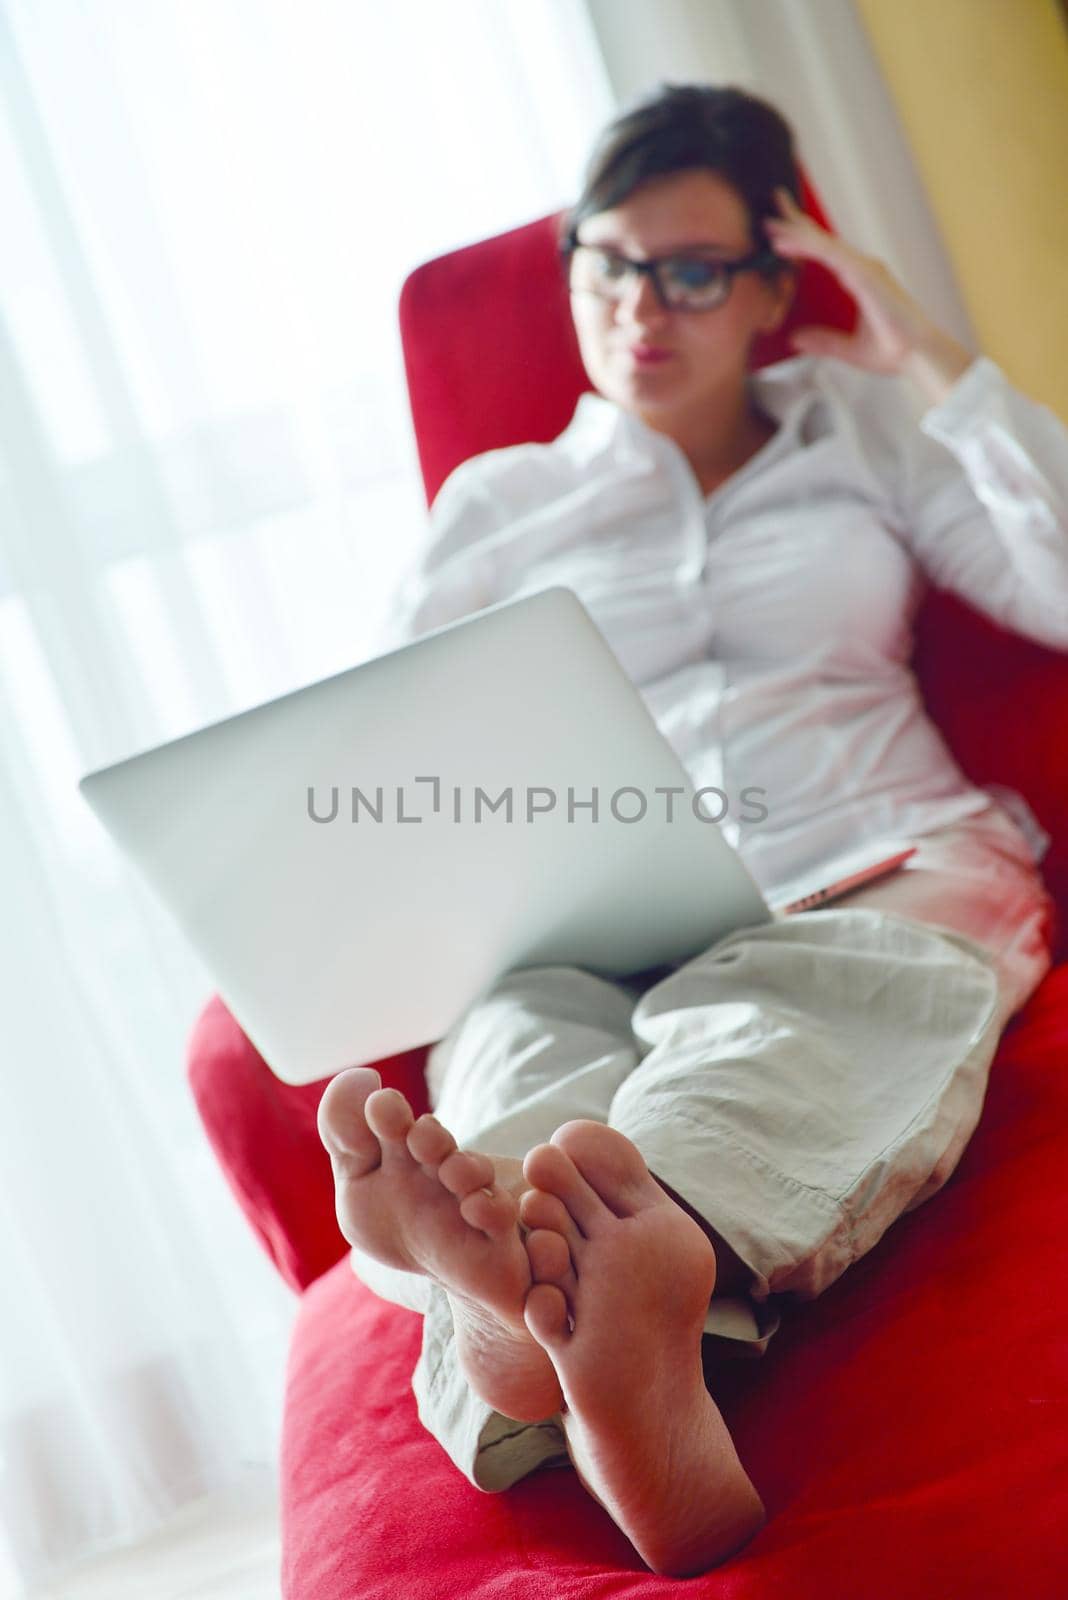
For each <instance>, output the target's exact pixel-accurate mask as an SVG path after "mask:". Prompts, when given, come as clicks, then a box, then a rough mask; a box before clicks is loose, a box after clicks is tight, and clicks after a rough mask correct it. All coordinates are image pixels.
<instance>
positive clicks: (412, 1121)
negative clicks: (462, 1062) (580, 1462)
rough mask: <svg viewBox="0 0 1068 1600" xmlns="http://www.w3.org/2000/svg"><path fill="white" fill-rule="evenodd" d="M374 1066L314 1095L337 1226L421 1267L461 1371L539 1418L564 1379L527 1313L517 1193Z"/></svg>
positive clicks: (484, 1393) (512, 1413)
mask: <svg viewBox="0 0 1068 1600" xmlns="http://www.w3.org/2000/svg"><path fill="white" fill-rule="evenodd" d="M381 1084H382V1080H381V1078H380V1077H379V1075H378V1073H377V1072H375V1071H374V1070H373V1068H370V1067H350V1068H349V1069H348V1071H346V1072H342V1073H339V1074H338V1076H337V1077H336V1078H335V1079H334V1080H333V1082H332V1083H330V1084H329V1085H328V1087H327V1089H326V1092H325V1093H324V1095H323V1098H322V1100H321V1101H320V1102H319V1136H320V1138H321V1139H322V1141H323V1143H324V1145H325V1146H326V1148H327V1150H328V1151H329V1153H330V1160H331V1162H332V1163H333V1168H334V1183H335V1203H336V1206H337V1219H338V1223H339V1225H340V1227H341V1231H342V1233H343V1234H344V1235H345V1238H346V1239H347V1240H348V1241H349V1243H350V1244H355V1245H359V1247H360V1249H361V1250H364V1251H366V1253H367V1254H368V1255H369V1256H373V1257H374V1258H375V1259H376V1260H377V1261H384V1262H386V1264H387V1265H389V1266H392V1267H400V1268H402V1269H403V1270H404V1271H406V1272H419V1273H423V1274H425V1275H426V1276H427V1277H429V1278H432V1279H433V1280H434V1281H435V1282H436V1283H439V1284H440V1285H441V1287H442V1288H443V1289H444V1290H445V1292H446V1293H447V1295H448V1297H449V1303H450V1305H451V1307H452V1314H453V1322H454V1324H455V1327H456V1348H457V1354H458V1356H459V1359H460V1365H461V1367H462V1369H463V1372H464V1376H465V1377H466V1379H467V1381H468V1383H469V1384H470V1385H471V1387H472V1389H474V1391H475V1393H476V1394H478V1395H479V1396H481V1398H482V1399H483V1400H485V1401H486V1402H487V1404H489V1405H491V1406H492V1407H493V1409H494V1410H495V1411H500V1412H503V1414H504V1415H505V1416H506V1417H514V1418H515V1419H516V1420H517V1421H518V1422H541V1421H543V1420H544V1418H546V1417H550V1416H552V1415H553V1413H554V1412H556V1411H558V1410H559V1409H560V1405H561V1403H562V1396H561V1393H560V1384H559V1381H558V1379H557V1377H556V1373H555V1372H554V1370H553V1365H552V1362H551V1360H550V1358H549V1356H548V1355H547V1354H546V1352H545V1351H544V1350H543V1349H542V1348H541V1346H540V1345H539V1344H537V1343H536V1342H535V1340H534V1339H533V1338H532V1337H531V1335H530V1333H529V1332H528V1331H527V1328H526V1325H525V1323H524V1321H523V1302H524V1300H525V1298H526V1295H527V1292H528V1290H529V1288H530V1285H531V1277H530V1264H529V1262H528V1260H527V1254H526V1251H525V1249H524V1248H523V1244H522V1241H521V1239H520V1237H519V1224H518V1217H519V1209H518V1205H517V1202H516V1198H515V1195H514V1194H513V1193H512V1192H511V1191H510V1189H507V1188H504V1187H502V1185H501V1184H500V1183H499V1182H498V1181H497V1171H496V1169H495V1166H494V1162H493V1159H492V1158H491V1157H490V1156H486V1155H479V1154H477V1153H475V1152H474V1151H470V1150H458V1149H457V1147H456V1140H455V1139H454V1138H453V1137H452V1134H451V1133H448V1132H447V1131H446V1129H445V1128H443V1127H442V1126H441V1124H440V1123H439V1122H438V1121H437V1119H436V1118H434V1117H431V1116H423V1117H420V1118H419V1119H418V1120H416V1118H415V1117H414V1115H413V1113H412V1108H411V1106H410V1105H409V1104H408V1102H407V1100H406V1099H405V1098H404V1096H403V1095H402V1094H400V1093H399V1092H398V1091H397V1090H396V1089H383V1088H382V1087H381Z"/></svg>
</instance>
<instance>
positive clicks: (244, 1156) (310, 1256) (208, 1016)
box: [187, 996, 428, 1292]
mask: <svg viewBox="0 0 1068 1600" xmlns="http://www.w3.org/2000/svg"><path fill="white" fill-rule="evenodd" d="M187 1058H188V1073H189V1083H190V1087H191V1088H192V1091H193V1097H194V1099H195V1100H196V1103H197V1109H198V1110H199V1112H200V1117H201V1121H202V1122H203V1124H204V1128H205V1131H206V1132H207V1135H208V1139H209V1141H210V1142H211V1146H212V1149H213V1150H214V1151H215V1154H216V1156H217V1157H218V1160H219V1165H220V1166H221V1167H222V1169H223V1172H224V1174H225V1176H226V1180H227V1182H228V1183H229V1185H230V1187H231V1189H232V1190H233V1192H234V1194H235V1196H236V1198H237V1202H238V1204H239V1205H240V1207H241V1209H242V1211H243V1212H244V1213H245V1216H246V1217H247V1218H248V1221H249V1224H250V1226H251V1227H252V1230H253V1232H254V1233H255V1235H256V1237H257V1239H258V1240H259V1241H260V1243H261V1245H262V1246H263V1248H264V1249H265V1250H266V1252H267V1254H268V1255H269V1256H270V1258H271V1260H272V1261H273V1262H274V1264H275V1266H276V1267H277V1268H278V1270H279V1272H280V1273H281V1274H282V1276H283V1278H284V1279H285V1280H286V1282H287V1283H288V1284H289V1286H290V1288H291V1289H296V1290H297V1291H298V1292H299V1291H300V1290H301V1289H306V1288H307V1286H308V1284H309V1283H313V1282H314V1281H315V1279H316V1278H318V1277H319V1275H320V1274H321V1273H323V1272H325V1271H326V1270H327V1268H328V1267H332V1266H333V1264H334V1262H335V1261H337V1260H338V1259H339V1257H340V1256H342V1255H344V1254H345V1253H346V1252H347V1250H348V1246H347V1245H346V1243H345V1240H344V1239H343V1238H342V1236H341V1231H340V1229H339V1228H338V1225H337V1219H336V1217H335V1215H334V1184H333V1179H332V1177H331V1173H330V1158H329V1156H328V1155H327V1153H326V1151H325V1150H324V1149H323V1146H322V1144H321V1142H320V1140H319V1134H318V1130H317V1129H316V1125H315V1118H316V1112H317V1111H318V1109H319V1100H320V1098H321V1096H322V1093H323V1090H324V1089H325V1088H326V1085H327V1084H328V1083H329V1081H330V1080H329V1078H324V1079H323V1080H322V1082H320V1083H307V1084H299V1085H294V1084H289V1083H283V1082H282V1080H281V1079H280V1078H276V1077H275V1075H274V1073H273V1072H272V1071H271V1070H270V1068H269V1067H268V1066H267V1063H266V1062H265V1061H264V1059H263V1057H262V1056H261V1055H260V1053H259V1051H258V1050H256V1048H255V1047H254V1046H253V1045H252V1044H251V1043H250V1042H249V1040H248V1039H247V1038H246V1037H245V1035H244V1034H243V1033H242V1031H241V1029H240V1028H239V1027H238V1025H237V1023H236V1022H235V1021H234V1019H233V1017H232V1016H231V1015H230V1013H229V1011H227V1009H226V1007H225V1006H224V1005H223V1003H222V1001H221V1000H220V999H219V998H218V996H216V997H215V998H214V999H212V1000H210V1001H209V1002H208V1004H207V1006H206V1007H205V1008H204V1011H203V1012H202V1013H201V1016H200V1018H199V1019H198V1021H197V1024H196V1026H195V1028H194V1029H193V1033H192V1036H191V1037H190V1040H189V1048H188V1052H187ZM425 1060H426V1050H425V1049H423V1050H408V1051H406V1052H404V1053H403V1054H401V1055H397V1056H391V1057H390V1058H389V1060H388V1061H380V1062H379V1063H378V1070H379V1071H380V1072H381V1073H382V1081H383V1083H386V1084H388V1085H391V1086H392V1087H393V1088H395V1089H400V1090H402V1091H403V1093H404V1094H406V1095H407V1096H408V1099H409V1101H410V1102H411V1104H412V1105H413V1106H414V1107H415V1110H416V1114H417V1115H418V1114H419V1113H421V1112H423V1111H426V1110H427V1109H428V1106H427V1099H426V1087H425V1085H424V1083H423V1063H424V1061H425Z"/></svg>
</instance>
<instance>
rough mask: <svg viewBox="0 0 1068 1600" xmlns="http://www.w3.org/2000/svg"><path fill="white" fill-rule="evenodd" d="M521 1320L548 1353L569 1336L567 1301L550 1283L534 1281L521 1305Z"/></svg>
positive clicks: (563, 1342)
mask: <svg viewBox="0 0 1068 1600" xmlns="http://www.w3.org/2000/svg"><path fill="white" fill-rule="evenodd" d="M523 1320H524V1322H525V1323H526V1325H527V1328H528V1329H529V1331H530V1333H531V1335H532V1337H533V1338H535V1339H536V1340H537V1341H538V1343H539V1344H540V1345H541V1347H542V1349H543V1350H548V1351H549V1352H550V1353H551V1352H552V1351H553V1350H555V1349H559V1348H560V1347H561V1346H563V1345H565V1344H566V1343H567V1341H568V1339H569V1337H570V1332H569V1323H568V1315H567V1301H566V1300H565V1298H564V1294H563V1291H562V1290H561V1289H558V1288H557V1287H556V1285H555V1284H552V1283H536V1284H535V1285H534V1286H533V1288H532V1289H531V1290H530V1292H529V1294H528V1295H527V1298H526V1301H525V1302H524V1305H523Z"/></svg>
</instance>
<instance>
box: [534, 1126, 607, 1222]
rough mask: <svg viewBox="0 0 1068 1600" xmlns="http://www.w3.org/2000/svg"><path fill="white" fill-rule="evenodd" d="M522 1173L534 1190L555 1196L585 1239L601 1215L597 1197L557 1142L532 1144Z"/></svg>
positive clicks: (602, 1208) (602, 1214) (602, 1206)
mask: <svg viewBox="0 0 1068 1600" xmlns="http://www.w3.org/2000/svg"><path fill="white" fill-rule="evenodd" d="M523 1174H524V1176H525V1178H526V1180H527V1182H528V1183H530V1184H532V1185H533V1187H534V1188H535V1189H541V1190H543V1191H544V1192H545V1193H546V1194H551V1195H555V1196H556V1197H557V1199H558V1200H560V1201H561V1202H562V1203H563V1205H564V1207H565V1208H566V1210H567V1212H568V1213H569V1215H570V1217H571V1219H572V1222H573V1224H574V1225H575V1226H576V1227H577V1228H578V1230H579V1232H580V1233H582V1234H583V1235H585V1237H586V1238H589V1236H590V1232H591V1230H592V1229H595V1228H596V1227H597V1224H598V1222H599V1221H601V1220H602V1219H603V1218H604V1216H605V1208H604V1205H603V1204H602V1202H601V1200H600V1199H599V1198H598V1196H597V1194H596V1193H595V1192H594V1190H593V1189H591V1188H590V1185H589V1184H588V1183H587V1182H586V1180H585V1178H584V1177H583V1176H582V1174H581V1172H580V1171H579V1170H578V1168H577V1167H576V1165H575V1163H574V1162H573V1161H572V1159H571V1157H570V1156H569V1155H568V1154H567V1153H566V1151H564V1150H562V1149H560V1147H559V1146H558V1145H557V1144H539V1145H535V1146H534V1149H533V1150H531V1151H530V1153H529V1155H528V1156H527V1158H526V1160H525V1161H524V1163H523Z"/></svg>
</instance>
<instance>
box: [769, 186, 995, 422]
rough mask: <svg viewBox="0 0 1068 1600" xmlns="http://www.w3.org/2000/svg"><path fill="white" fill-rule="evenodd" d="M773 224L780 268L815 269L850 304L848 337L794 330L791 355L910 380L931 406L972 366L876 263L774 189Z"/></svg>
mask: <svg viewBox="0 0 1068 1600" xmlns="http://www.w3.org/2000/svg"><path fill="white" fill-rule="evenodd" d="M775 198H776V201H777V203H778V206H779V213H780V214H779V215H778V216H777V217H766V218H765V219H764V227H765V230H766V232H767V236H768V239H769V240H770V242H771V246H772V249H773V250H774V251H775V254H776V255H778V256H782V257H783V258H784V259H785V260H787V261H798V262H800V261H819V262H821V263H822V265H823V266H825V267H826V268H827V269H828V270H829V271H830V272H832V273H833V274H834V276H835V277H836V278H837V279H838V281H839V282H840V283H841V285H842V287H843V288H844V289H846V290H848V292H849V293H850V294H851V295H852V296H853V298H854V300H855V301H856V302H857V307H858V310H859V313H860V314H859V317H858V320H857V326H856V328H855V330H854V331H853V332H852V333H842V332H840V331H838V330H837V329H834V328H816V327H806V328H798V329H797V331H796V332H795V333H794V334H793V338H792V343H793V347H794V349H795V350H797V351H798V352H799V353H801V354H803V355H815V356H833V357H834V358H835V359H836V360H838V361H847V362H848V363H849V364H850V365H851V366H854V367H862V368H863V369H864V370H865V371H867V372H882V373H893V374H902V375H904V376H906V377H911V378H912V379H914V380H915V382H916V383H917V384H919V386H920V388H921V389H922V390H923V392H924V393H925V394H926V395H927V397H928V398H929V399H930V400H932V401H935V402H937V401H939V400H941V399H943V398H944V397H945V395H946V394H948V392H949V390H950V389H951V388H952V387H953V384H954V383H955V382H956V380H957V379H958V378H959V377H960V376H961V374H962V373H963V372H965V371H966V370H967V368H968V367H969V366H970V365H971V363H972V356H971V354H970V353H969V351H968V350H966V349H965V347H964V346H963V345H962V344H959V343H958V342H957V340H956V339H954V338H952V337H951V335H949V334H948V333H946V332H945V330H944V329H943V328H940V327H939V326H938V324H937V323H935V322H932V320H931V318H930V317H929V316H928V315H927V313H926V312H925V311H924V309H923V307H922V306H920V305H918V304H917V302H916V301H915V300H914V299H913V298H912V296H911V295H910V294H909V293H908V292H907V291H906V290H905V289H903V288H902V286H901V284H899V283H898V281H897V279H896V278H895V277H894V275H893V273H892V272H891V271H890V270H889V268H888V267H886V266H884V265H883V263H882V262H881V261H877V260H875V259H874V258H873V257H871V256H865V255H862V254H861V253H860V251H859V250H854V249H853V247H852V245H849V244H846V242H845V240H844V239H839V238H837V237H836V236H835V235H834V234H832V233H828V232H827V230H826V229H825V228H821V227H820V225H819V223H818V222H815V221H814V220H813V219H812V217H810V216H807V215H806V213H805V212H803V211H802V210H801V209H800V207H799V206H798V205H797V203H796V202H795V200H794V198H793V196H792V195H791V194H790V193H789V191H788V190H786V189H777V190H776V192H775Z"/></svg>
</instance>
